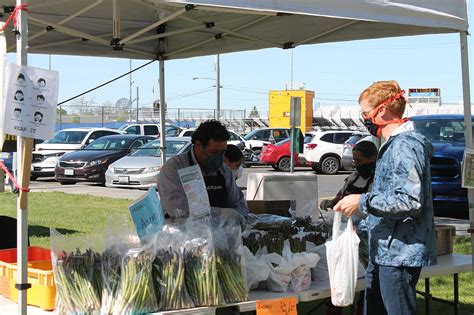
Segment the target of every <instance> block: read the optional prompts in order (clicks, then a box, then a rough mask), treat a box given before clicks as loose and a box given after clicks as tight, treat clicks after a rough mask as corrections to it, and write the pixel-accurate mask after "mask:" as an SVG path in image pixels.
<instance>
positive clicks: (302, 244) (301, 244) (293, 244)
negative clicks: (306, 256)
mask: <svg viewBox="0 0 474 315" xmlns="http://www.w3.org/2000/svg"><path fill="white" fill-rule="evenodd" d="M288 241H289V242H290V248H291V252H292V253H303V252H306V238H305V237H298V236H294V237H290V238H288Z"/></svg>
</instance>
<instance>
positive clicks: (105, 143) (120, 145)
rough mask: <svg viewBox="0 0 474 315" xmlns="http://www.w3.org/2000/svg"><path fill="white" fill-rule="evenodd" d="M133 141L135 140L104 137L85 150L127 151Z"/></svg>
mask: <svg viewBox="0 0 474 315" xmlns="http://www.w3.org/2000/svg"><path fill="white" fill-rule="evenodd" d="M132 141H133V139H124V138H107V137H103V138H99V139H97V140H95V141H94V142H92V143H91V144H89V145H88V146H87V147H85V148H84V150H126V149H128V148H129V147H130V144H131V143H132Z"/></svg>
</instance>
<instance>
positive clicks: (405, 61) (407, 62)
mask: <svg viewBox="0 0 474 315" xmlns="http://www.w3.org/2000/svg"><path fill="white" fill-rule="evenodd" d="M469 16H470V18H472V17H473V15H472V9H471V8H469ZM471 43H472V40H471V38H470V37H469V57H470V60H469V61H470V70H471V71H470V73H471V86H473V85H474V71H473V69H474V59H473V56H474V53H473V49H474V47H473V46H472V45H471ZM292 54H293V82H294V87H295V88H298V87H299V86H301V84H303V83H304V86H305V87H306V89H309V90H313V91H315V92H316V99H315V101H314V103H315V105H319V104H320V105H330V104H356V100H357V98H358V95H359V93H360V91H361V90H363V89H364V88H365V87H367V86H368V85H370V84H371V83H372V82H374V81H378V80H386V79H395V80H397V81H399V83H400V85H401V86H402V88H405V89H408V88H414V87H439V88H440V89H441V96H442V100H443V102H444V103H459V102H460V101H461V100H462V82H461V58H460V48H459V34H457V33H456V34H442V35H425V36H412V37H398V38H389V39H377V40H365V41H351V42H342V43H332V44H320V45H311V46H300V47H297V48H295V49H293V50H280V49H266V50H259V51H249V52H239V53H232V54H224V55H221V58H220V64H221V85H222V86H223V88H222V90H221V108H223V109H227V108H229V109H247V110H249V109H251V108H252V107H253V106H257V108H258V109H259V110H261V111H264V112H265V111H267V110H268V91H269V90H279V89H285V86H286V87H288V88H289V87H290V81H291V72H292V71H291V68H292V67H291V57H292ZM8 59H9V61H10V62H14V60H15V55H14V54H9V57H8ZM129 62H130V61H129V59H113V58H96V57H71V56H57V55H52V57H51V68H52V69H53V70H57V71H59V77H60V90H59V101H63V100H65V99H67V98H70V97H72V96H75V95H77V94H79V93H81V92H83V91H86V90H88V89H90V88H93V87H95V86H96V85H99V84H101V83H103V82H105V81H108V80H110V79H111V78H113V77H116V76H119V75H121V74H123V73H125V72H127V71H128V70H129V65H130V64H129ZM146 62H147V61H144V60H133V61H132V67H133V68H136V67H138V66H140V65H142V64H144V63H146ZM28 64H29V65H31V66H34V67H40V68H46V69H47V68H48V66H49V57H48V56H47V55H34V54H30V55H29V57H28ZM214 64H215V57H214V56H207V57H197V58H190V59H182V60H171V61H167V62H166V63H165V71H166V79H165V81H166V97H167V103H168V107H169V108H207V109H211V108H215V106H216V91H215V81H213V80H193V77H201V78H215V76H216V72H215V68H214ZM132 80H133V88H132V90H133V95H132V98H133V99H135V98H136V87H137V86H138V87H139V91H140V95H139V97H140V100H139V106H150V104H151V103H152V102H153V100H154V99H158V98H159V88H158V86H159V85H158V62H155V63H153V64H151V65H149V66H147V67H146V68H143V69H141V70H139V71H138V72H135V73H134V74H133V78H132ZM213 85H214V88H213ZM129 86H130V80H129V77H128V76H126V77H124V78H122V79H120V80H118V81H116V82H114V83H112V84H110V85H108V86H106V87H103V88H101V89H99V90H96V91H94V92H92V93H89V94H87V95H85V98H86V100H88V101H93V102H94V103H95V104H97V105H102V104H103V103H105V102H107V101H109V102H112V103H115V102H116V101H117V100H118V99H120V98H129ZM206 90H207V91H206ZM204 91H205V92H204ZM471 93H474V89H472V87H471ZM473 97H474V96H473Z"/></svg>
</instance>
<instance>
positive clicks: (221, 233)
mask: <svg viewBox="0 0 474 315" xmlns="http://www.w3.org/2000/svg"><path fill="white" fill-rule="evenodd" d="M221 223H222V224H219V225H218V226H217V227H214V228H213V231H212V237H213V242H214V247H215V253H216V264H217V275H218V278H219V285H220V289H221V292H222V293H223V296H224V301H225V302H226V303H237V302H243V301H247V300H248V294H247V293H248V290H247V274H246V270H245V257H244V254H243V251H242V249H243V245H242V234H241V228H240V224H239V223H238V222H235V223H234V224H229V222H226V221H224V222H221Z"/></svg>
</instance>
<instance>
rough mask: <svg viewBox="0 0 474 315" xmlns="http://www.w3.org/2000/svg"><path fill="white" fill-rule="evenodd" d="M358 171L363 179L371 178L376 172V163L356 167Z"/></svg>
mask: <svg viewBox="0 0 474 315" xmlns="http://www.w3.org/2000/svg"><path fill="white" fill-rule="evenodd" d="M356 170H357V173H359V175H360V176H362V177H363V178H369V177H370V176H371V175H372V174H373V173H374V171H375V162H369V163H365V164H362V165H356Z"/></svg>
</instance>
